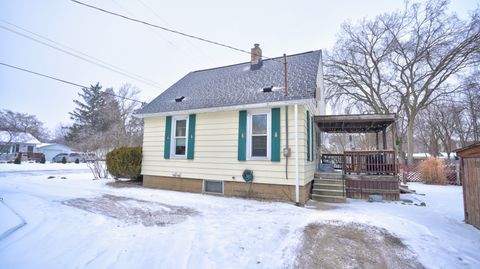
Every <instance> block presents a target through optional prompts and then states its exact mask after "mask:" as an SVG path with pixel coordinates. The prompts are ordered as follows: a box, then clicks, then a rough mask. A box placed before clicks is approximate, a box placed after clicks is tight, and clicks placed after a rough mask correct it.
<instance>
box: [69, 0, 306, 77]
mask: <svg viewBox="0 0 480 269" xmlns="http://www.w3.org/2000/svg"><path fill="white" fill-rule="evenodd" d="M70 1H72V2H74V3H76V4H79V5H82V6H85V7H88V8H91V9H95V10H97V11H100V12H103V13H107V14H110V15H113V16H117V17H120V18H123V19H126V20H129V21H133V22H136V23H140V24H143V25H146V26H150V27H153V28H157V29H161V30H164V31H167V32H171V33H174V34H178V35H181V36H185V37H188V38H192V39H196V40H199V41H202V42H206V43H210V44H213V45H217V46H220V47H224V48H228V49H231V50H235V51H238V52H242V53H245V54H248V55H252V53H251V52H250V51H247V50H244V49H240V48H237V47H234V46H231V45H227V44H224V43H220V42H217V41H213V40H210V39H206V38H203V37H199V36H195V35H191V34H187V33H184V32H180V31H177V30H174V29H170V28H167V27H164V26H160V25H156V24H153V23H150V22H147V21H144V20H140V19H135V18H132V17H129V16H126V15H123V14H119V13H116V12H113V11H110V10H106V9H104V8H100V7H97V6H94V5H90V4H87V3H84V2H81V1H78V0H70ZM261 57H262V58H264V59H267V60H272V61H274V62H277V63H280V64H282V65H283V61H282V60H280V59H277V58H272V57H268V56H265V55H262V56H261ZM278 58H281V57H278ZM300 69H302V68H301V67H300Z"/></svg>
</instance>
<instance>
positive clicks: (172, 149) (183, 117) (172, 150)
mask: <svg viewBox="0 0 480 269" xmlns="http://www.w3.org/2000/svg"><path fill="white" fill-rule="evenodd" d="M179 120H185V121H186V123H185V124H186V125H185V154H184V155H177V154H175V147H176V144H177V137H176V135H175V131H176V129H177V121H179ZM170 137H171V138H172V139H171V143H170V156H172V157H173V158H177V159H186V158H187V154H188V116H187V115H181V116H172V130H171V134H170Z"/></svg>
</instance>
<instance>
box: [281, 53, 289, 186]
mask: <svg viewBox="0 0 480 269" xmlns="http://www.w3.org/2000/svg"><path fill="white" fill-rule="evenodd" d="M283 77H284V79H285V81H284V83H285V85H284V86H285V97H287V96H288V80H287V55H286V54H285V53H284V54H283ZM283 156H285V179H286V180H288V158H289V157H290V148H289V147H288V105H286V106H285V148H284V149H283Z"/></svg>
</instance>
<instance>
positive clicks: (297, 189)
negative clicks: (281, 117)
mask: <svg viewBox="0 0 480 269" xmlns="http://www.w3.org/2000/svg"><path fill="white" fill-rule="evenodd" d="M294 124H295V205H297V206H299V205H300V186H299V185H300V179H299V171H298V170H299V167H298V105H297V104H295V113H294Z"/></svg>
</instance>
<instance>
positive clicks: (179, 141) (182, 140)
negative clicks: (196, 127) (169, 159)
mask: <svg viewBox="0 0 480 269" xmlns="http://www.w3.org/2000/svg"><path fill="white" fill-rule="evenodd" d="M187 126H188V117H187V116H176V117H174V118H173V126H172V127H173V128H172V146H171V155H172V156H175V157H186V154H187V137H188V131H187Z"/></svg>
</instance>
